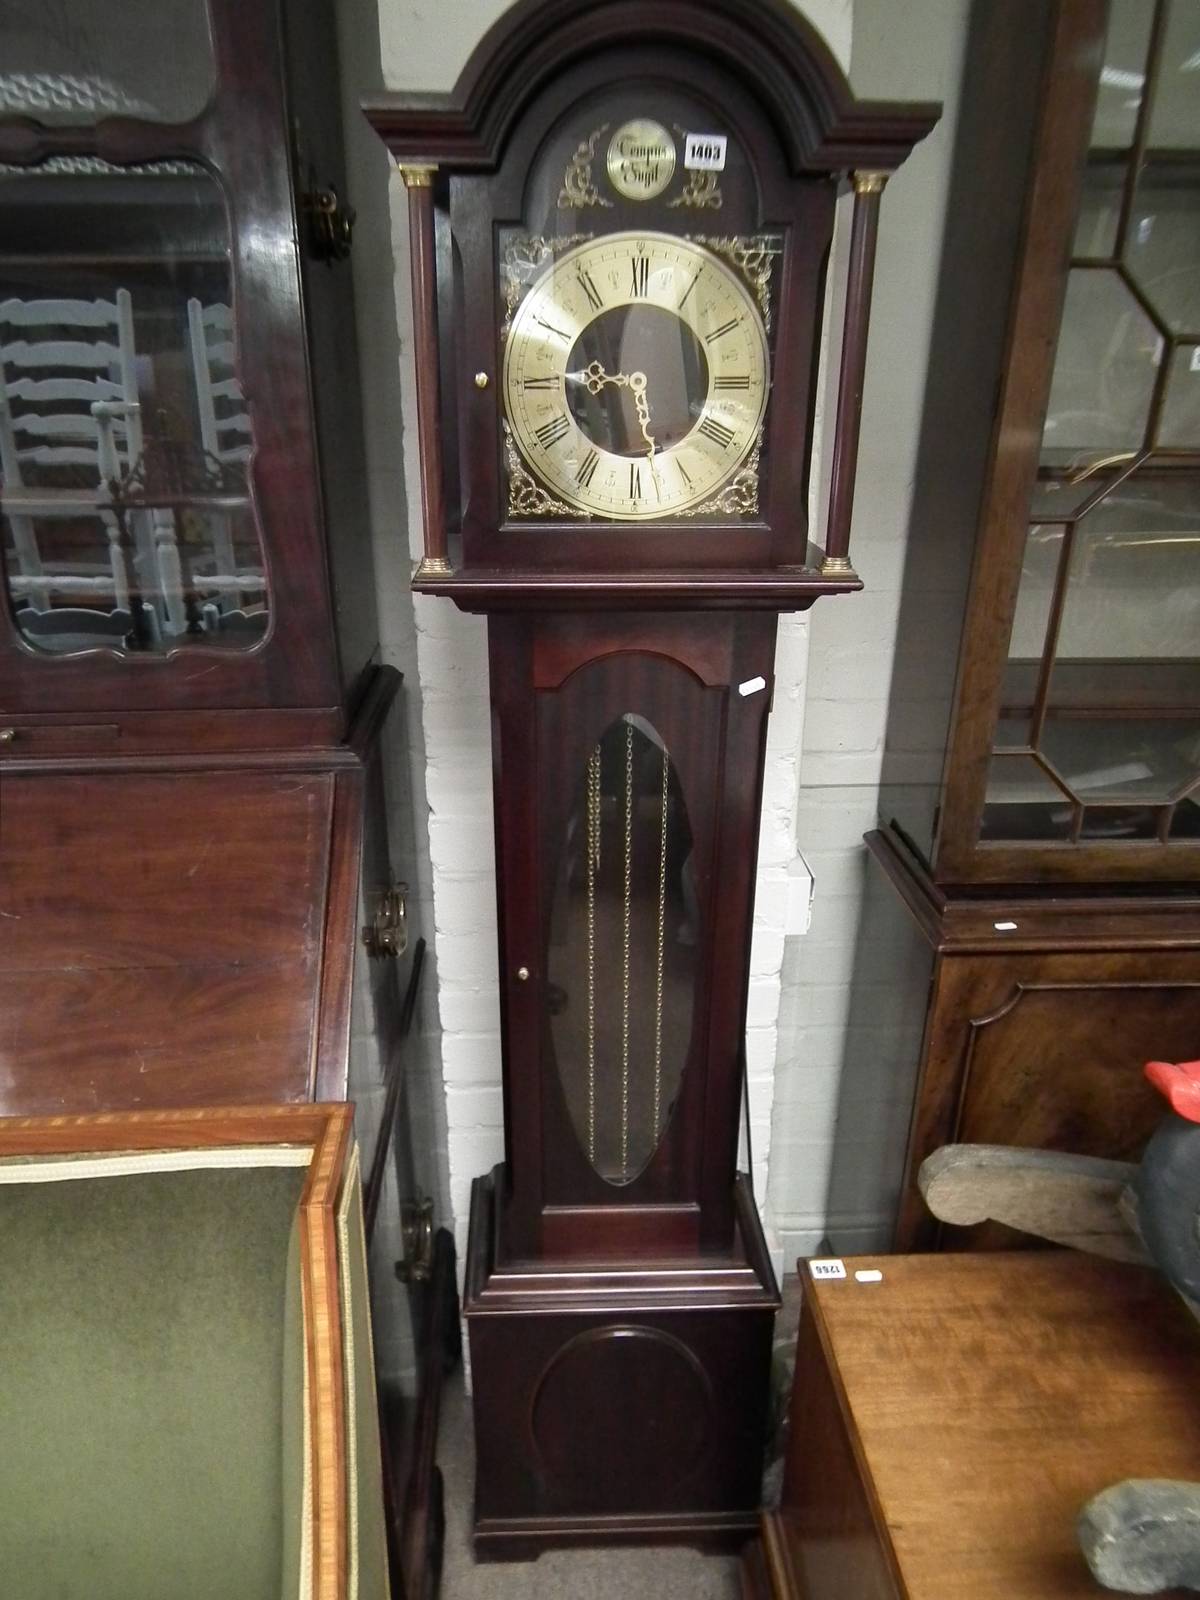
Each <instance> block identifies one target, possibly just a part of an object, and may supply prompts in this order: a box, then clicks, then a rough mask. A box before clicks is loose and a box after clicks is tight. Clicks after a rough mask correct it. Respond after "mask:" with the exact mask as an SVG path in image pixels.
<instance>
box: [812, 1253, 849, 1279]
mask: <svg viewBox="0 0 1200 1600" xmlns="http://www.w3.org/2000/svg"><path fill="white" fill-rule="evenodd" d="M808 1270H809V1273H810V1275H811V1276H812V1277H814V1278H844V1277H845V1276H846V1263H845V1262H844V1261H841V1260H839V1259H838V1258H837V1257H836V1256H832V1257H826V1259H825V1260H823V1261H810V1262H809V1263H808Z"/></svg>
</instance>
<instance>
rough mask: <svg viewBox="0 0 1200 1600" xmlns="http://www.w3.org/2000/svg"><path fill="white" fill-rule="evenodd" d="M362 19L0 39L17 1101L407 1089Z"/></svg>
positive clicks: (135, 1104)
mask: <svg viewBox="0 0 1200 1600" xmlns="http://www.w3.org/2000/svg"><path fill="white" fill-rule="evenodd" d="M335 20H336V19H335V12H334V7H333V5H332V3H331V0H287V3H286V4H285V3H283V0H166V3H163V0H131V3H130V4H127V5H121V6H118V7H105V8H102V7H97V6H95V5H93V4H90V3H88V0H64V3H63V4H57V5H54V6H51V7H43V8H38V7H36V6H35V7H26V6H21V7H8V8H6V9H5V12H4V15H3V17H2V18H0V213H2V215H3V218H4V225H3V229H2V235H0V1016H3V1025H2V1026H0V1113H2V1114H6V1115H20V1116H29V1115H45V1116H56V1115H61V1114H74V1113H89V1112H103V1113H114V1114H115V1113H125V1112H127V1111H131V1110H134V1109H138V1108H146V1107H164V1106H170V1107H176V1108H179V1107H197V1108H199V1107H206V1106H224V1107H229V1106H237V1105H262V1104H266V1103H282V1102H305V1101H309V1100H312V1099H314V1098H321V1099H323V1100H328V1101H337V1100H344V1099H345V1098H346V1095H347V1092H348V1086H349V1073H350V1058H351V1049H350V1046H351V1029H352V1015H353V1016H354V1024H353V1025H354V1027H355V1028H356V1030H357V1033H358V1035H359V1037H360V1042H361V1041H364V1040H365V1039H366V1038H367V1036H368V1035H370V1036H373V1043H374V1045H377V1047H378V1048H377V1049H364V1050H363V1051H362V1052H361V1059H362V1060H364V1061H368V1062H369V1061H373V1060H374V1059H376V1058H377V1059H378V1060H379V1061H380V1062H381V1063H382V1066H383V1069H384V1071H385V1072H386V1073H388V1074H389V1075H390V1076H391V1079H392V1080H393V1087H394V1085H395V1079H396V1076H397V1075H398V1074H399V1073H400V1072H401V1071H402V1062H401V1059H400V1048H399V1046H400V1037H401V1031H402V1030H401V998H400V986H399V982H398V972H397V967H398V963H399V958H400V957H401V955H402V953H403V949H404V938H405V928H404V907H403V897H402V893H401V889H400V886H398V885H396V884H395V883H394V882H393V876H392V866H391V862H390V857H389V843H388V838H387V808H386V805H385V801H384V787H383V785H384V771H383V767H382V759H381V746H382V740H383V739H384V737H385V735H386V734H387V732H388V721H389V715H388V714H389V709H390V707H391V706H392V704H393V702H394V700H395V697H396V694H397V691H398V689H399V677H398V674H397V673H396V672H395V671H394V670H392V669H390V668H386V667H381V666H380V665H379V659H378V658H379V651H378V637H379V633H378V619H377V610H376V595H375V584H374V574H373V569H372V560H371V541H370V524H369V519H368V510H367V504H366V487H365V486H366V470H365V463H364V457H363V448H362V432H363V430H362V419H361V414H360V396H359V382H358V368H357V347H356V334H355V324H354V315H353V297H352V283H351V276H350V272H351V269H350V264H349V262H348V260H347V259H346V258H347V256H348V254H349V252H350V248H351V242H352V232H351V225H352V220H353V217H352V212H351V210H350V208H349V207H348V205H347V202H346V188H345V180H344V176H343V172H342V136H341V116H342V111H341V105H340V85H339V82H338V68H337V34H336V26H335ZM392 720H393V721H396V720H398V719H392ZM393 764H395V763H394V760H393ZM356 971H357V979H356ZM356 991H357V995H358V1011H357V1013H356V1014H355V1011H354V1007H355V995H356ZM356 1087H357V1088H358V1089H359V1090H360V1091H361V1090H367V1089H369V1090H379V1089H380V1085H378V1084H377V1083H375V1082H370V1083H360V1084H358V1085H357V1086H356ZM381 1098H382V1096H381V1095H380V1094H374V1095H373V1096H372V1100H373V1103H376V1104H377V1103H378V1101H379V1100H380V1099H381ZM396 1101H397V1094H396V1093H393V1094H392V1095H391V1097H390V1098H389V1102H388V1103H389V1105H394V1104H395V1103H396ZM362 1120H363V1122H366V1121H367V1119H366V1118H363V1119H362ZM360 1131H362V1132H364V1135H367V1134H369V1133H373V1132H374V1131H375V1130H374V1129H373V1128H368V1129H360ZM384 1133H385V1135H387V1134H388V1133H389V1129H388V1128H387V1127H385V1129H384ZM403 1142H404V1141H403V1140H402V1139H401V1140H399V1141H398V1144H399V1145H403ZM376 1164H377V1165H378V1163H376ZM375 1198H376V1201H377V1198H378V1197H377V1195H376V1197H375ZM404 1198H405V1199H408V1198H410V1197H409V1196H408V1195H407V1194H406V1195H405V1196H404ZM412 1198H413V1199H415V1198H416V1197H415V1196H414V1197H412ZM428 1265H429V1263H428V1262H427V1261H426V1262H424V1263H423V1266H424V1267H428ZM389 1266H390V1263H389ZM388 1281H389V1283H390V1282H391V1278H390V1273H389V1280H388ZM401 1294H402V1291H399V1290H398V1289H397V1288H396V1287H395V1285H394V1284H392V1292H391V1296H390V1300H388V1299H384V1301H383V1303H384V1305H385V1306H386V1307H387V1311H386V1314H387V1315H388V1316H389V1317H390V1316H392V1315H396V1307H397V1302H398V1299H399V1298H400V1296H401ZM413 1294H414V1296H417V1297H419V1296H420V1294H421V1291H420V1290H419V1289H416V1290H414V1291H413ZM422 1309H423V1308H422V1307H421V1306H419V1305H414V1316H416V1317H418V1318H419V1315H420V1312H421V1310H422ZM410 1420H411V1417H410ZM426 1434H427V1437H426V1440H425V1442H426V1443H427V1444H429V1443H431V1442H432V1438H433V1435H432V1433H430V1432H429V1430H428V1429H427V1430H426ZM424 1470H425V1472H426V1475H427V1477H428V1475H429V1473H430V1472H431V1465H430V1463H426V1466H425V1469H424ZM10 1534H11V1529H8V1528H0V1559H3V1558H4V1557H5V1556H6V1555H7V1541H8V1539H9V1536H10ZM404 1565H405V1567H406V1569H412V1570H413V1571H416V1570H418V1569H419V1568H420V1565H421V1563H420V1560H419V1559H415V1558H414V1559H410V1557H409V1554H408V1553H407V1552H406V1558H405V1562H404ZM394 1577H395V1579H396V1581H397V1583H398V1584H399V1582H400V1580H401V1574H400V1572H399V1570H398V1569H397V1570H396V1571H395V1572H394ZM426 1581H427V1580H426V1578H425V1577H422V1579H421V1582H422V1583H424V1582H426ZM410 1589H411V1593H410V1594H409V1596H408V1600H414V1596H416V1595H417V1594H418V1593H419V1592H424V1591H423V1590H420V1591H419V1590H418V1589H417V1588H415V1587H413V1586H412V1585H410Z"/></svg>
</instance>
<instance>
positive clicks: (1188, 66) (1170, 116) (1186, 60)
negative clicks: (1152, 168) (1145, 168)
mask: <svg viewBox="0 0 1200 1600" xmlns="http://www.w3.org/2000/svg"><path fill="white" fill-rule="evenodd" d="M1122 3H1123V4H1131V3H1132V4H1134V5H1137V6H1139V7H1140V8H1141V9H1142V10H1144V11H1145V12H1146V13H1147V14H1149V13H1150V12H1151V11H1152V9H1153V8H1152V7H1151V6H1149V5H1147V4H1146V0H1122ZM1198 62H1200V6H1198V5H1197V4H1196V0H1170V4H1169V5H1168V7H1167V15H1166V28H1165V31H1164V35H1163V51H1162V62H1161V64H1160V66H1159V70H1158V75H1157V82H1156V83H1155V86H1154V103H1153V107H1152V109H1151V113H1150V140H1149V142H1150V145H1151V148H1157V149H1185V150H1194V149H1195V148H1196V144H1197V134H1196V119H1197V115H1198V112H1197V103H1196V102H1197V94H1198V93H1200V89H1198V86H1197V73H1198V72H1200V67H1198V66H1197V63H1198Z"/></svg>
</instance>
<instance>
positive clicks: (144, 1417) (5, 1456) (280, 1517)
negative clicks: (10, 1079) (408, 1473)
mask: <svg viewBox="0 0 1200 1600" xmlns="http://www.w3.org/2000/svg"><path fill="white" fill-rule="evenodd" d="M294 1110H296V1114H298V1115H307V1117H309V1120H314V1118H317V1117H318V1114H320V1112H322V1110H326V1112H330V1114H331V1123H333V1120H334V1118H339V1115H341V1114H344V1107H338V1109H323V1107H306V1109H302V1110H301V1109H299V1107H294ZM283 1112H285V1109H283V1107H277V1109H272V1112H269V1114H266V1115H269V1117H270V1115H278V1114H283ZM182 1115H184V1117H186V1115H205V1114H182ZM13 1126H16V1123H14V1122H10V1123H5V1122H2V1120H0V1594H2V1595H3V1600H8V1597H10V1595H11V1597H13V1600H18V1597H19V1600H307V1597H317V1600H322V1597H325V1595H328V1597H331V1600H342V1597H346V1600H386V1595H387V1557H386V1549H384V1518H382V1482H381V1470H379V1437H378V1422H376V1413H374V1373H373V1368H371V1360H370V1349H371V1346H370V1314H368V1310H366V1296H365V1277H363V1275H362V1274H363V1267H365V1261H363V1253H362V1237H360V1234H358V1221H357V1219H358V1216H360V1192H358V1176H357V1160H354V1158H352V1160H349V1162H346V1168H342V1162H341V1160H336V1162H334V1160H331V1158H330V1160H325V1162H323V1157H322V1150H326V1152H331V1154H333V1155H336V1154H338V1150H341V1152H342V1158H344V1152H346V1149H347V1147H346V1144H344V1136H342V1144H338V1142H336V1141H333V1139H330V1138H325V1133H323V1131H322V1134H320V1138H318V1139H317V1141H315V1144H317V1150H315V1154H314V1146H309V1147H296V1146H286V1144H278V1146H277V1147H274V1149H264V1147H259V1149H251V1147H238V1149H198V1150H179V1149H174V1150H168V1152H162V1150H158V1152H142V1154H138V1155H130V1154H122V1155H112V1154H109V1155H104V1154H94V1155H90V1154H77V1155H69V1157H64V1155H62V1154H50V1155H46V1157H45V1158H42V1157H34V1155H26V1157H19V1158H11V1157H5V1155H3V1154H2V1152H3V1150H5V1130H6V1128H13ZM32 1126H35V1122H34V1120H29V1122H26V1123H24V1128H26V1130H29V1128H32ZM341 1126H342V1128H349V1123H341ZM272 1131H274V1130H272ZM334 1131H338V1130H334ZM280 1138H286V1134H285V1133H283V1131H282V1133H280ZM309 1138H312V1133H309ZM334 1146H336V1147H334ZM24 1149H29V1146H27V1144H26V1146H24ZM310 1165H312V1168H314V1173H315V1178H317V1187H318V1189H320V1187H322V1182H323V1186H325V1190H326V1192H328V1195H330V1200H331V1198H333V1194H338V1205H336V1208H334V1214H333V1216H331V1221H334V1222H336V1238H338V1251H336V1258H338V1259H336V1262H326V1266H325V1267H320V1261H318V1258H320V1248H322V1246H320V1243H318V1240H320V1237H322V1235H323V1229H320V1227H315V1229H314V1202H309V1203H307V1206H309V1208H307V1211H306V1210H304V1206H301V1195H302V1190H304V1186H306V1181H309V1178H310V1171H309V1168H310ZM162 1166H166V1168H168V1170H155V1168H162ZM317 1168H322V1170H323V1173H325V1176H323V1179H322V1174H320V1173H318V1171H317ZM342 1170H344V1171H346V1181H344V1182H342V1184H341V1189H339V1190H338V1187H336V1186H338V1173H339V1171H342ZM330 1186H333V1187H330ZM302 1214H307V1216H309V1234H307V1243H304V1232H302V1226H301V1216H302ZM314 1240H317V1243H314ZM306 1250H307V1256H306ZM328 1266H333V1269H334V1270H333V1275H331V1277H330V1274H328ZM326 1282H328V1288H330V1291H331V1293H333V1296H334V1298H333V1299H331V1301H326V1307H328V1310H330V1312H333V1317H334V1323H333V1328H331V1326H330V1320H328V1317H326V1318H325V1323H323V1331H322V1330H320V1328H318V1322H320V1306H318V1304H317V1302H318V1301H322V1299H323V1294H320V1293H318V1285H322V1283H326ZM331 1333H333V1334H334V1341H333V1344H331V1342H330V1334H331ZM338 1334H339V1336H341V1342H342V1347H344V1366H342V1368H341V1370H334V1368H328V1366H322V1365H320V1363H322V1360H325V1357H323V1355H322V1354H320V1352H322V1349H323V1350H325V1352H326V1355H328V1354H330V1352H334V1354H336V1352H338V1349H339V1342H338ZM314 1362H317V1365H315V1366H314V1365H312V1363H314ZM314 1374H317V1382H315V1386H314ZM328 1379H333V1381H336V1386H338V1392H341V1394H342V1395H344V1402H346V1403H344V1411H342V1414H344V1419H346V1429H344V1435H342V1429H341V1424H336V1426H334V1429H333V1432H330V1427H331V1413H330V1408H328V1392H330V1390H328ZM318 1392H322V1394H323V1395H325V1397H326V1398H325V1400H318V1398H317V1395H318ZM338 1437H342V1438H344V1453H342V1450H341V1448H336V1450H333V1451H330V1448H328V1446H330V1440H336V1438H338ZM322 1438H323V1440H325V1445H323V1446H322V1443H320V1442H322ZM331 1464H333V1467H334V1470H336V1472H341V1474H342V1482H341V1488H338V1478H336V1477H334V1478H333V1480H331V1478H330V1470H331ZM318 1485H323V1490H322V1488H318ZM331 1486H333V1493H331ZM322 1504H323V1506H325V1509H326V1514H325V1517H323V1518H322V1515H320V1506H322ZM330 1504H334V1506H341V1507H344V1514H346V1515H344V1517H342V1515H341V1514H339V1515H336V1517H333V1518H330V1515H328V1507H330ZM334 1523H341V1526H339V1528H334Z"/></svg>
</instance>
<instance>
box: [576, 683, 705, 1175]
mask: <svg viewBox="0 0 1200 1600" xmlns="http://www.w3.org/2000/svg"><path fill="white" fill-rule="evenodd" d="M691 852H692V835H691V828H690V826H689V824H688V817H687V809H686V806H685V804H684V800H683V794H682V791H681V789H680V786H679V779H678V777H677V775H676V772H675V767H674V763H673V762H672V760H671V757H670V753H669V751H668V750H667V749H666V747H665V746H664V745H663V742H662V740H661V739H660V738H659V736H658V734H657V733H656V732H655V731H654V729H653V728H652V727H651V726H650V725H649V723H647V722H645V721H644V720H643V719H642V718H640V717H637V716H635V715H633V714H632V713H626V715H625V716H624V717H622V718H621V719H620V720H619V721H617V722H614V723H613V724H612V725H611V726H610V727H609V728H608V729H607V731H606V732H605V733H604V735H603V737H602V738H601V740H600V742H599V743H598V744H597V745H596V746H595V747H594V749H593V750H592V752H591V754H590V756H589V757H588V760H587V763H586V767H585V770H584V771H583V772H582V773H581V774H580V777H579V782H578V786H577V789H576V794H575V803H574V805H573V807H572V809H571V814H570V818H569V820H568V824H567V832H566V837H565V839H564V840H563V841H562V847H561V854H560V861H559V873H558V882H557V886H556V891H555V900H554V909H553V913H552V917H551V926H550V950H549V961H548V966H547V970H548V974H549V989H548V1005H549V1009H550V1014H551V1034H552V1039H553V1044H554V1056H555V1060H556V1061H557V1063H558V1073H559V1079H560V1081H561V1084H562V1089H563V1094H564V1096H565V1098H566V1102H567V1107H568V1109H569V1112H570V1116H571V1121H572V1124H573V1126H574V1129H575V1132H576V1135H577V1136H578V1139H579V1143H580V1146H581V1147H582V1149H583V1150H584V1151H585V1153H586V1155H587V1157H588V1160H589V1161H590V1162H591V1164H592V1166H593V1167H594V1168H595V1170H596V1171H597V1172H598V1173H599V1174H600V1175H601V1177H603V1178H605V1179H606V1180H607V1181H608V1182H609V1183H613V1184H624V1183H629V1182H631V1181H632V1180H633V1179H634V1178H636V1177H637V1175H638V1173H639V1172H641V1171H642V1170H643V1169H644V1168H645V1166H646V1165H647V1163H648V1162H649V1161H650V1159H651V1157H652V1156H653V1155H654V1152H655V1150H656V1149H657V1148H658V1146H659V1143H660V1141H661V1139H662V1136H663V1133H664V1131H665V1129H666V1127H667V1123H668V1121H669V1119H670V1116H671V1111H672V1108H673V1106H674V1104H675V1102H676V1100H677V1099H678V1096H679V1091H680V1086H681V1082H682V1078H683V1070H684V1065H685V1063H686V1060H687V1053H688V1048H689V1045H690V1042H691V1032H692V1015H693V1011H694V1008H695V991H696V981H697V976H698V967H697V951H698V949H699V948H700V943H701V930H700V927H699V918H700V908H699V903H698V900H697V896H696V888H695V880H694V877H693V869H692V861H691Z"/></svg>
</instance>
